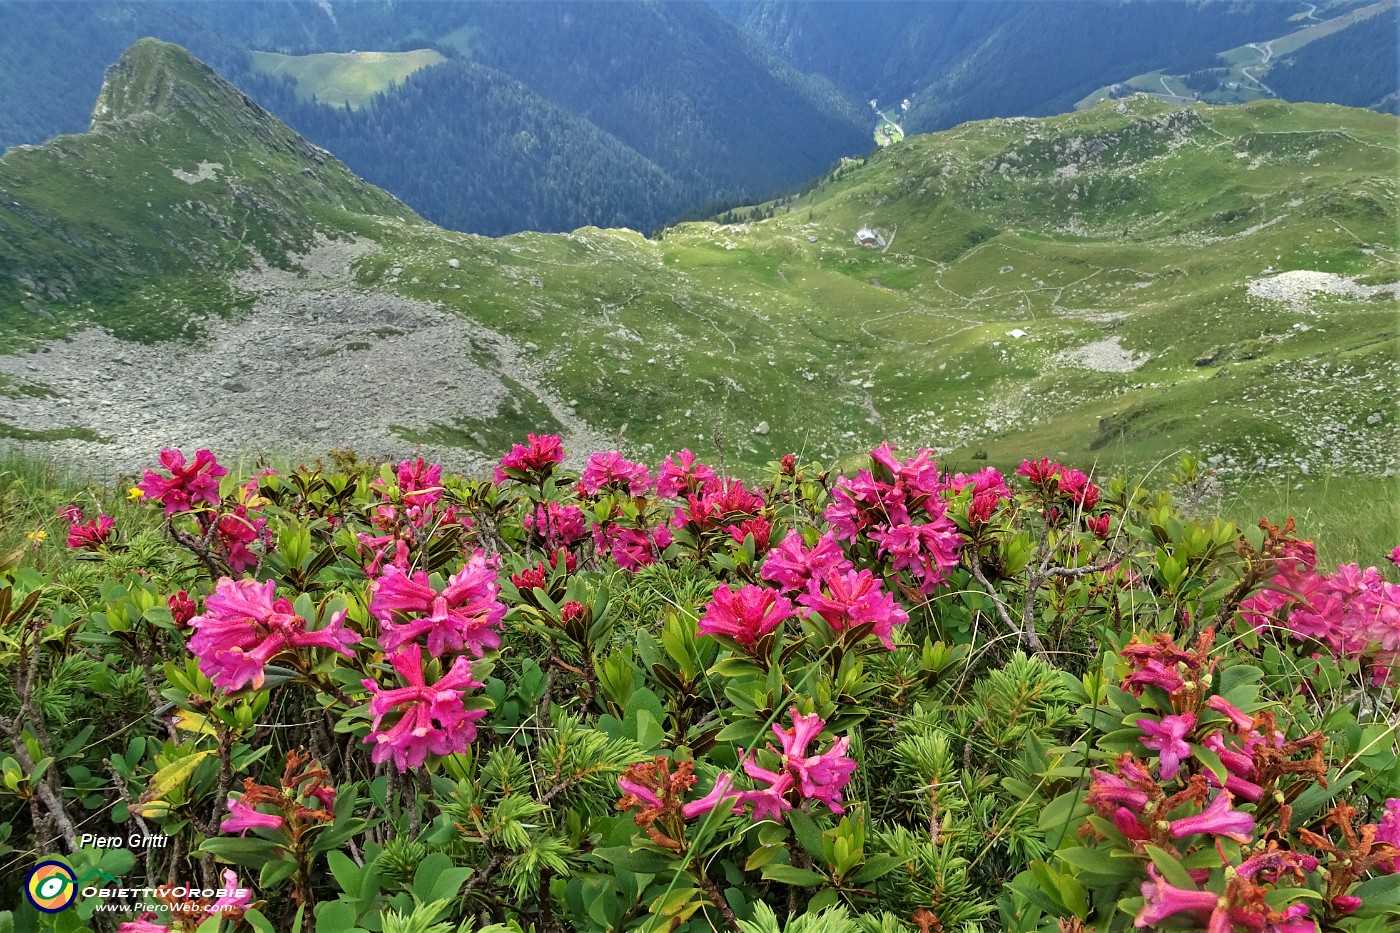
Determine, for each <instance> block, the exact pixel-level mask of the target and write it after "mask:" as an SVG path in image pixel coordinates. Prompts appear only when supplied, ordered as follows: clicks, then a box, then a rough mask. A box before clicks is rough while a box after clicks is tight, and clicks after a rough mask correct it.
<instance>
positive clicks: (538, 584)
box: [510, 551, 578, 591]
mask: <svg viewBox="0 0 1400 933" xmlns="http://www.w3.org/2000/svg"><path fill="white" fill-rule="evenodd" d="M560 554H563V555H564V572H565V573H573V572H574V571H575V570H576V569H578V558H577V557H575V556H574V555H572V554H570V553H568V552H567V551H555V552H554V553H553V554H551V555H549V563H548V564H546V563H545V562H544V561H540V562H539V563H537V564H535V565H534V566H533V567H526V568H525V569H524V570H522V571H520V572H519V573H513V574H511V575H510V582H511V583H513V584H515V588H516V589H517V590H521V591H524V590H542V589H544V588H545V587H546V586H547V585H548V584H549V576H550V572H551V571H553V570H557V569H558V568H559V555H560Z"/></svg>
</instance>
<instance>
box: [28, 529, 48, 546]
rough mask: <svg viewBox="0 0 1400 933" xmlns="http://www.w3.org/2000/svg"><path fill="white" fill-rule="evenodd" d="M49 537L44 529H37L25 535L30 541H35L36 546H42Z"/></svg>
mask: <svg viewBox="0 0 1400 933" xmlns="http://www.w3.org/2000/svg"><path fill="white" fill-rule="evenodd" d="M48 536H49V533H48V532H47V531H45V530H44V529H42V528H35V529H34V530H33V531H31V532H30V533H29V534H27V535H25V537H27V538H28V539H29V540H30V541H33V542H34V543H35V544H42V543H43V541H44V539H45V538H47V537H48Z"/></svg>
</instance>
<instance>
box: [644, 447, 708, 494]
mask: <svg viewBox="0 0 1400 933" xmlns="http://www.w3.org/2000/svg"><path fill="white" fill-rule="evenodd" d="M715 482H716V478H715V471H714V470H712V469H710V468H709V467H708V466H706V465H705V464H703V463H701V462H700V461H699V460H697V459H696V458H695V454H693V453H691V452H690V451H689V450H682V451H681V452H680V453H678V454H675V459H672V456H671V455H670V454H667V456H666V459H665V460H663V461H661V467H660V469H658V470H657V472H656V494H657V495H658V496H660V497H661V498H663V499H675V498H677V497H678V496H682V495H690V494H692V493H699V492H700V491H701V490H703V489H705V488H707V487H709V486H710V485H712V484H713V483H715Z"/></svg>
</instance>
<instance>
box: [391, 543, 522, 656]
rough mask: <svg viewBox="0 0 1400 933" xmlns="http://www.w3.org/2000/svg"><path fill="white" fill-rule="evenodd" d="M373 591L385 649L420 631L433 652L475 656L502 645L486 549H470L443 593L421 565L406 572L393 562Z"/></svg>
mask: <svg viewBox="0 0 1400 933" xmlns="http://www.w3.org/2000/svg"><path fill="white" fill-rule="evenodd" d="M371 591H372V592H373V594H374V595H373V598H372V599H371V600H370V605H369V611H370V615H372V616H374V617H375V618H376V619H378V620H379V621H380V622H381V623H382V626H381V634H380V636H379V643H380V645H382V646H383V648H384V650H385V651H393V650H394V649H396V648H398V647H399V646H400V645H403V644H405V643H407V642H410V641H413V640H414V639H417V638H419V637H421V636H423V635H427V645H428V653H429V654H430V655H432V656H433V657H435V658H436V657H441V656H442V655H443V653H444V652H448V651H454V652H455V651H464V650H465V651H470V652H471V653H472V654H474V655H476V656H477V657H478V658H479V657H481V656H482V655H483V654H485V653H486V651H487V650H488V649H495V648H499V647H500V646H501V636H500V634H499V631H500V628H501V620H502V619H503V618H504V617H505V614H506V607H505V604H504V603H502V602H501V601H500V598H499V597H500V593H501V587H500V584H499V583H497V582H496V562H495V560H494V559H489V558H487V556H486V553H485V552H484V551H481V550H478V551H476V552H475V553H473V554H472V556H471V559H470V560H468V561H467V563H466V566H464V567H463V568H462V569H461V570H459V571H457V572H456V573H455V574H453V575H452V576H451V577H450V578H449V579H448V581H447V586H446V587H444V588H443V590H442V592H441V593H439V592H438V591H437V590H435V589H433V587H432V585H431V584H430V583H429V581H428V575H427V574H426V573H424V572H423V571H421V570H420V571H418V572H417V573H415V574H413V575H412V576H411V577H410V576H409V575H408V574H406V573H404V572H403V571H402V570H400V569H399V568H397V567H388V568H386V569H385V571H384V575H383V576H382V577H380V578H379V579H378V580H376V581H375V582H374V585H373V587H371Z"/></svg>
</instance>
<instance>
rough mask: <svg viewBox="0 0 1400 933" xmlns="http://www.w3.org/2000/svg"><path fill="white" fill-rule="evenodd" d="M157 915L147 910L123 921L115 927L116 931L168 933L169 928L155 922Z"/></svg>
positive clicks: (119, 932)
mask: <svg viewBox="0 0 1400 933" xmlns="http://www.w3.org/2000/svg"><path fill="white" fill-rule="evenodd" d="M158 919H159V917H158V916H157V915H156V914H153V913H151V912H149V911H147V912H146V913H144V914H142V915H141V916H140V917H138V918H137V919H135V920H126V921H123V922H122V923H121V924H120V925H118V927H117V933H170V928H169V927H166V926H161V925H160V924H159V923H156V920H158Z"/></svg>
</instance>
